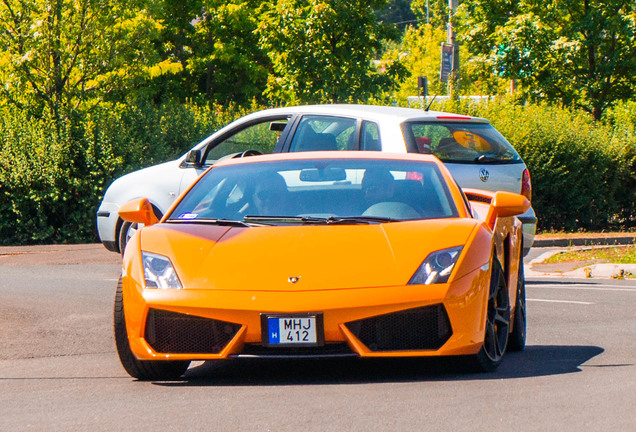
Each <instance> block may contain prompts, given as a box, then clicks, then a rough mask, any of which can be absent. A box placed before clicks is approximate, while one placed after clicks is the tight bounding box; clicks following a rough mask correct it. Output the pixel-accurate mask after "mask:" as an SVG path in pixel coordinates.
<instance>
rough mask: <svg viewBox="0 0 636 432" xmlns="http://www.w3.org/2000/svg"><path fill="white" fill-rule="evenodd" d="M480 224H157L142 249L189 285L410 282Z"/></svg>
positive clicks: (144, 235)
mask: <svg viewBox="0 0 636 432" xmlns="http://www.w3.org/2000/svg"><path fill="white" fill-rule="evenodd" d="M477 224H478V222H477V221H475V220H473V219H445V220H429V221H411V222H400V223H387V224H371V225H302V226H296V225H293V226H266V227H251V228H242V227H236V228H234V227H232V228H230V227H223V226H211V225H201V224H180V225H177V224H158V225H154V226H152V227H147V228H144V229H143V230H142V231H141V247H142V250H144V251H148V252H153V253H157V254H161V255H165V256H168V257H169V258H170V259H171V261H172V263H173V265H174V267H175V269H176V271H177V274H178V275H179V278H180V280H181V283H182V284H183V286H184V287H185V288H189V289H222V290H250V291H307V290H327V289H346V288H356V287H379V286H392V285H404V284H406V283H407V282H408V281H409V280H410V278H411V277H412V276H413V273H414V272H415V271H416V270H417V268H418V267H419V265H420V264H421V263H422V261H423V260H424V258H426V256H427V255H428V254H429V253H430V252H433V251H436V250H440V249H445V248H448V247H453V246H459V245H463V244H465V243H466V241H467V240H468V238H469V237H470V234H471V232H472V231H473V230H474V228H475V226H476V225H477ZM290 278H298V280H297V282H296V283H292V282H290Z"/></svg>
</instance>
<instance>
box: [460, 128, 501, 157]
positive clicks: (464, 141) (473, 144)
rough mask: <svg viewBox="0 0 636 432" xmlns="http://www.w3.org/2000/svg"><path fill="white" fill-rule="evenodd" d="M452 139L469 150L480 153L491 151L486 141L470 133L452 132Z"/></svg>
mask: <svg viewBox="0 0 636 432" xmlns="http://www.w3.org/2000/svg"><path fill="white" fill-rule="evenodd" d="M453 138H455V141H457V142H458V143H460V144H461V145H462V147H465V148H467V149H470V150H475V151H480V152H487V151H491V150H492V147H491V146H490V144H489V143H488V141H486V140H485V139H483V138H482V137H480V136H479V135H477V134H474V133H472V132H466V131H456V132H453Z"/></svg>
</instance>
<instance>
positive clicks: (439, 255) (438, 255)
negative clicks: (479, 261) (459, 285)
mask: <svg viewBox="0 0 636 432" xmlns="http://www.w3.org/2000/svg"><path fill="white" fill-rule="evenodd" d="M462 248H463V246H456V247H452V248H448V249H443V250H440V251H436V252H433V253H431V254H429V256H427V257H426V259H425V260H424V261H423V262H422V264H421V265H420V267H419V268H418V269H417V271H416V272H415V274H414V275H413V277H412V278H411V280H410V281H409V285H430V284H437V283H446V282H448V278H449V277H450V274H451V272H452V271H453V267H455V263H456V262H457V259H458V258H459V254H460V253H461V252H462Z"/></svg>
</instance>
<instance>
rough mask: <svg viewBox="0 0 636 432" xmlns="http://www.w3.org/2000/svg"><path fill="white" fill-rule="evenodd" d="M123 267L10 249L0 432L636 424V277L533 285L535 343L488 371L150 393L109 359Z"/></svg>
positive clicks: (252, 374)
mask: <svg viewBox="0 0 636 432" xmlns="http://www.w3.org/2000/svg"><path fill="white" fill-rule="evenodd" d="M69 250H70V252H69ZM119 272H120V268H119V265H118V259H117V256H116V255H114V254H110V253H107V252H105V251H102V250H101V249H100V247H99V246H98V247H81V246H80V247H69V248H65V249H59V248H58V249H56V248H48V249H47V248H39V249H38V248H35V249H30V248H21V249H13V248H0V431H22V430H36V431H43V430H46V431H58V430H59V431H69V430H77V431H85V430H91V431H93V430H108V431H111V430H135V431H144V430H179V431H186V430H187V431H196V430H205V431H209V430H228V431H229V430H231V431H237V430H241V431H242V430H248V431H252V430H256V431H270V430H271V431H288V430H293V431H300V430H302V431H318V430H320V431H322V430H337V431H341V430H342V431H352V430H356V431H357V430H382V431H396V430H441V431H451V430H452V431H464V430H470V431H473V430H491V431H492V430H518V431H546V430H553V429H556V430H561V431H577V432H579V431H587V430H617V431H622V430H635V429H636V411H635V410H634V408H635V402H634V401H636V365H635V363H636V312H635V310H636V308H635V306H636V282H634V281H619V280H611V279H609V280H573V279H564V278H554V279H548V278H543V279H531V280H529V281H528V287H527V291H528V330H529V335H528V347H527V349H526V350H525V351H523V352H521V353H510V354H508V355H507V358H506V359H505V361H504V363H503V364H502V366H501V367H500V368H499V370H498V371H496V372H494V373H490V374H468V373H463V372H462V371H461V369H459V368H458V367H457V365H455V364H453V363H452V362H448V361H422V360H392V361H362V360H356V359H348V360H320V361H315V360H312V361H245V360H241V361H227V362H221V363H201V362H199V363H197V364H194V365H193V366H192V367H191V368H190V369H189V370H188V372H187V373H186V375H185V379H183V380H180V381H174V382H156V383H153V382H137V381H135V380H133V379H131V378H130V377H128V375H126V373H125V372H124V370H123V369H122V368H121V366H120V365H119V361H118V359H117V356H116V354H115V350H114V343H113V337H112V327H111V321H112V315H111V309H112V300H113V296H114V291H115V284H116V279H117V278H118V275H119Z"/></svg>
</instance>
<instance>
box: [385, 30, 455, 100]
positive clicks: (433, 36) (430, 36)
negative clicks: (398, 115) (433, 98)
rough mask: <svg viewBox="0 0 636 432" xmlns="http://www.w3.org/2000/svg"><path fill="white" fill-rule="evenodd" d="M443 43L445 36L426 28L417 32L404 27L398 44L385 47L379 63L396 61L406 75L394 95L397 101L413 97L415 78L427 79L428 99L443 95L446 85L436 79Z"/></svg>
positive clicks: (441, 32) (415, 87) (415, 85)
mask: <svg viewBox="0 0 636 432" xmlns="http://www.w3.org/2000/svg"><path fill="white" fill-rule="evenodd" d="M445 40H446V33H445V32H444V31H442V30H439V29H435V28H434V27H432V26H430V25H423V26H420V27H419V28H415V27H408V28H407V29H406V30H405V32H404V35H403V37H402V40H401V41H400V43H399V44H392V45H389V49H387V50H386V52H385V54H384V57H383V59H384V60H387V61H396V60H399V61H400V62H401V64H402V65H404V67H405V68H406V71H407V74H405V77H404V79H402V80H401V85H400V87H399V88H398V90H397V91H396V92H395V94H396V96H397V99H398V100H406V98H407V96H414V95H417V77H418V76H426V77H428V92H429V94H430V95H434V94H446V83H443V82H441V81H440V79H439V67H440V66H439V65H440V58H441V51H440V44H441V43H442V42H443V41H445Z"/></svg>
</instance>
